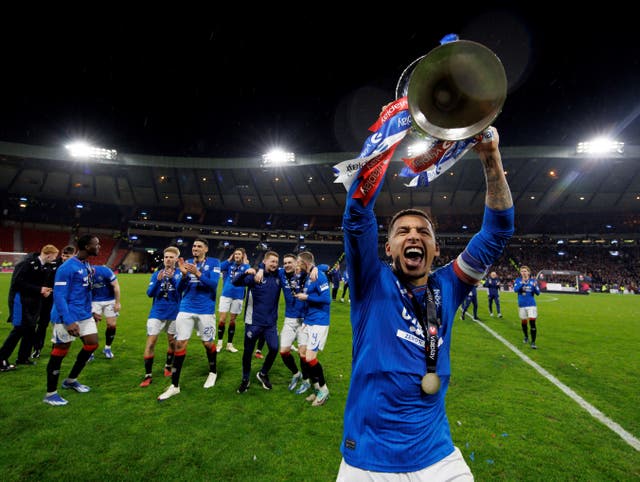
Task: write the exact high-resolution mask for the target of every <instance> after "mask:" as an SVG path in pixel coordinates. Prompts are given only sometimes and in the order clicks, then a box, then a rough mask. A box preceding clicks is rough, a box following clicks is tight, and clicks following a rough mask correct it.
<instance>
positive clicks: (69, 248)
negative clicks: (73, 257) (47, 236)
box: [62, 244, 76, 254]
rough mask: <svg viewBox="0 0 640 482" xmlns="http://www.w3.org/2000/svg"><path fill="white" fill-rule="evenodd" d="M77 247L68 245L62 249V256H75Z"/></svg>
mask: <svg viewBox="0 0 640 482" xmlns="http://www.w3.org/2000/svg"><path fill="white" fill-rule="evenodd" d="M75 253H76V247H75V246H72V245H71V244H67V245H66V246H65V247H64V248H62V254H75Z"/></svg>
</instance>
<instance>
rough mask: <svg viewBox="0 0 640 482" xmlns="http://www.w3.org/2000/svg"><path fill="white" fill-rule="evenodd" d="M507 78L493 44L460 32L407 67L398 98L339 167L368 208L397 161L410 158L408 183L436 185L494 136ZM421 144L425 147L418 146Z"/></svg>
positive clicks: (340, 176) (405, 172)
mask: <svg viewBox="0 0 640 482" xmlns="http://www.w3.org/2000/svg"><path fill="white" fill-rule="evenodd" d="M506 90H507V80H506V74H505V71H504V67H503V66H502V63H501V62H500V59H498V57H497V56H496V55H495V54H494V53H493V52H492V51H491V50H489V49H488V48H487V47H485V46H483V45H481V44H478V43H476V42H471V41H467V40H459V39H458V36H457V35H455V34H450V35H447V36H445V37H444V38H443V39H442V40H441V45H440V46H439V47H437V48H435V49H433V50H432V51H431V52H429V53H428V54H427V55H425V56H423V57H420V58H419V59H416V60H415V61H414V62H413V63H412V64H410V65H409V66H408V67H407V68H406V69H405V71H404V72H403V74H402V76H401V77H400V80H399V82H398V86H397V87H396V97H397V99H396V100H395V101H394V102H391V103H390V104H388V105H386V106H385V107H384V108H383V110H382V112H381V113H380V116H379V117H378V120H377V121H376V122H375V123H374V124H373V125H372V126H371V127H370V128H369V130H370V131H372V132H373V134H371V135H370V136H369V137H368V138H367V139H366V140H365V142H364V146H363V147H362V150H361V151H360V154H359V156H358V157H357V158H355V159H350V160H347V161H343V162H340V163H338V164H336V165H335V166H333V170H334V173H335V175H336V179H335V180H334V182H336V183H342V184H344V186H345V188H346V189H347V191H348V190H349V188H350V187H351V184H353V181H354V180H355V179H356V178H357V179H360V180H361V183H360V186H359V187H360V188H359V189H358V191H357V192H355V193H354V194H353V197H354V198H359V199H362V202H363V203H364V205H365V206H366V205H367V204H368V203H369V201H370V200H371V198H372V196H373V193H375V192H376V189H377V187H378V186H379V185H380V182H382V179H383V178H384V176H385V174H386V172H387V169H388V167H389V163H390V162H392V161H394V160H402V162H403V163H404V164H405V166H404V167H403V168H402V169H401V171H400V173H399V175H400V176H402V177H407V178H411V179H410V181H409V182H408V183H406V184H405V186H407V187H418V186H421V187H424V186H428V185H429V184H430V183H431V182H432V181H433V180H434V179H436V178H437V177H438V176H440V175H441V174H443V173H444V172H446V171H447V170H449V169H450V168H451V167H452V166H453V165H454V164H455V163H457V162H458V161H459V160H460V159H462V157H464V155H465V154H466V153H467V152H468V151H469V150H470V149H472V148H473V147H474V146H475V145H476V144H478V143H479V142H491V140H492V139H493V129H492V128H491V127H490V125H491V122H493V120H494V119H495V118H496V117H497V115H498V114H499V113H500V110H501V109H502V105H503V103H504V100H505V98H506ZM418 143H419V144H420V146H419V147H418V146H417V144H418Z"/></svg>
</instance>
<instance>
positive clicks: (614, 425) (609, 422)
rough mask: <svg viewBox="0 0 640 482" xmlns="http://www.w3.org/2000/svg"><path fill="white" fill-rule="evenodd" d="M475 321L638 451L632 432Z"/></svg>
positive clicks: (637, 442)
mask: <svg viewBox="0 0 640 482" xmlns="http://www.w3.org/2000/svg"><path fill="white" fill-rule="evenodd" d="M476 323H478V325H480V326H481V327H482V328H484V329H485V330H487V331H488V332H489V333H491V335H493V336H494V337H495V338H497V339H498V340H500V341H501V342H502V343H503V344H504V345H505V346H506V347H507V348H509V350H511V351H512V352H514V353H515V354H516V355H518V356H519V357H520V358H522V360H523V361H524V362H525V363H526V364H528V365H530V366H531V367H533V368H534V369H535V370H536V371H537V372H538V373H540V374H541V375H542V376H543V377H545V378H546V379H547V380H549V381H550V382H551V383H553V384H554V385H555V386H556V387H558V388H559V389H560V390H562V391H563V392H564V393H565V394H566V395H568V396H569V397H570V398H572V399H573V400H574V401H575V402H576V403H577V404H578V405H580V406H581V407H582V408H584V409H585V410H586V411H587V412H588V413H589V414H590V415H591V416H592V417H593V418H595V419H596V420H598V421H599V422H601V423H602V424H604V425H605V426H607V427H609V429H611V430H613V431H614V432H615V433H616V434H617V435H619V436H620V438H622V440H624V441H625V442H627V444H629V445H631V447H633V448H634V449H636V450H637V451H640V440H639V439H637V438H636V437H634V436H633V434H631V433H629V432H627V431H626V430H625V429H624V428H622V427H621V426H620V425H618V424H617V423H616V422H614V421H613V420H611V419H610V418H609V417H607V416H606V415H605V414H604V413H602V412H601V411H600V410H598V409H597V408H596V407H594V406H593V405H591V404H590V403H589V402H587V401H586V400H585V399H584V398H582V397H581V396H580V395H578V394H577V393H576V392H574V391H573V390H572V389H571V388H569V387H568V386H566V385H565V384H564V383H562V382H561V381H560V380H558V379H557V378H556V377H554V376H553V375H552V374H551V373H549V372H548V371H547V370H545V369H544V368H542V367H541V366H540V365H538V364H537V363H536V362H534V361H533V360H532V359H531V358H529V357H528V356H527V355H525V354H524V353H522V352H521V351H520V350H518V349H517V348H516V347H515V346H513V345H512V344H511V343H510V342H509V341H507V340H506V339H504V338H503V337H502V336H500V335H499V334H498V333H496V332H495V331H493V330H492V329H491V328H489V327H488V326H487V325H485V324H484V323H482V322H481V321H476Z"/></svg>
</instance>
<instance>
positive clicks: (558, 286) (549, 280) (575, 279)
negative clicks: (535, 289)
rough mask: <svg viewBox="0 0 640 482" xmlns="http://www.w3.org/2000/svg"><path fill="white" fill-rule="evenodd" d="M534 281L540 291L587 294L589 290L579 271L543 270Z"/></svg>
mask: <svg viewBox="0 0 640 482" xmlns="http://www.w3.org/2000/svg"><path fill="white" fill-rule="evenodd" d="M536 279H537V280H538V286H540V291H549V292H554V293H581V294H587V293H589V290H590V289H591V288H590V286H589V284H588V283H587V281H586V280H585V277H584V276H583V274H582V273H581V272H580V271H565V270H551V269H544V270H542V271H540V272H539V273H538V275H537V276H536Z"/></svg>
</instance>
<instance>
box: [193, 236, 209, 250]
mask: <svg viewBox="0 0 640 482" xmlns="http://www.w3.org/2000/svg"><path fill="white" fill-rule="evenodd" d="M197 241H200V242H201V243H202V244H204V245H205V246H206V247H207V248H208V247H209V241H207V240H206V239H204V238H196V239H194V240H193V242H194V243H195V242H197Z"/></svg>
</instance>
